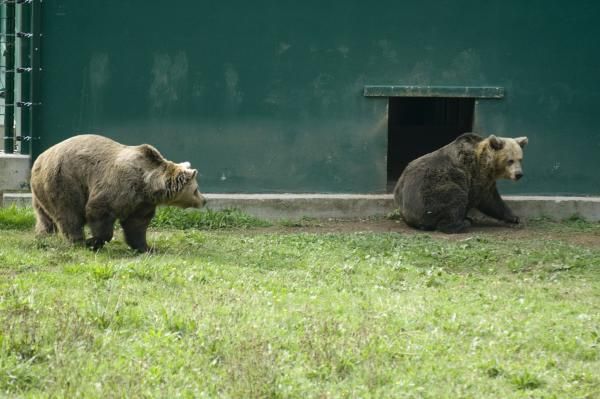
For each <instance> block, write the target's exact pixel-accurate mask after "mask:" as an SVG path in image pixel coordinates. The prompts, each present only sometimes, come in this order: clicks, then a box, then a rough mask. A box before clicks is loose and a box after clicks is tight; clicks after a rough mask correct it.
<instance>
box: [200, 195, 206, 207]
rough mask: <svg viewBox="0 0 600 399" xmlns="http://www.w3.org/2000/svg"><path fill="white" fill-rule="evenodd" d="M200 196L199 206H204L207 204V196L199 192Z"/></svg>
mask: <svg viewBox="0 0 600 399" xmlns="http://www.w3.org/2000/svg"><path fill="white" fill-rule="evenodd" d="M198 196H199V197H200V206H199V208H202V207H203V206H204V205H206V197H205V196H204V195H201V194H198Z"/></svg>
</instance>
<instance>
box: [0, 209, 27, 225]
mask: <svg viewBox="0 0 600 399" xmlns="http://www.w3.org/2000/svg"><path fill="white" fill-rule="evenodd" d="M33 226H35V216H34V215H33V210H32V209H31V208H26V207H16V206H11V207H6V208H2V207H0V229H2V230H6V229H16V230H25V229H31V228H33Z"/></svg>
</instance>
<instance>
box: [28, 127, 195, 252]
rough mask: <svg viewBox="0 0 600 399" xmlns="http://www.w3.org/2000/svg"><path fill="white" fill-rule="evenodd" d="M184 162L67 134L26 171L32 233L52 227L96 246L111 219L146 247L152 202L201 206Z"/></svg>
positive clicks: (107, 236) (106, 237) (105, 237)
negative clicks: (86, 228) (86, 227)
mask: <svg viewBox="0 0 600 399" xmlns="http://www.w3.org/2000/svg"><path fill="white" fill-rule="evenodd" d="M197 173H198V171H197V170H195V169H190V168H189V164H176V163H173V162H171V161H168V160H166V159H165V158H164V157H163V156H162V155H161V154H160V152H158V150H156V148H154V147H152V146H150V145H148V144H142V145H140V146H125V145H122V144H119V143H117V142H116V141H113V140H111V139H109V138H106V137H102V136H97V135H80V136H75V137H71V138H69V139H67V140H65V141H63V142H61V143H59V144H56V145H54V146H53V147H50V148H49V149H47V150H46V151H44V152H43V153H42V154H41V155H40V156H39V157H38V158H37V160H36V161H35V163H34V164H33V167H32V170H31V190H32V193H33V207H34V210H35V213H36V219H37V224H36V232H37V233H38V234H44V233H54V232H56V231H57V230H58V231H60V232H61V233H62V234H64V235H65V236H66V237H67V238H68V239H69V240H71V241H73V242H83V241H84V233H83V227H84V225H85V224H86V223H87V224H88V225H89V227H90V230H91V232H92V237H91V238H89V239H88V240H87V241H86V244H87V245H88V246H89V247H91V248H93V249H99V248H101V247H102V246H103V245H104V243H105V242H108V241H110V240H111V239H112V236H113V226H114V223H115V220H117V219H118V220H119V221H120V223H121V226H122V227H123V232H124V235H125V240H126V242H127V244H129V246H130V247H132V248H133V249H136V250H139V251H146V250H147V249H148V245H147V243H146V230H147V228H148V225H149V223H150V221H151V220H152V217H153V216H154V213H155V209H156V206H157V205H175V206H179V207H183V208H187V207H196V208H199V207H201V206H203V205H204V203H205V200H204V197H202V195H200V193H199V192H198V185H197V182H196V175H197Z"/></svg>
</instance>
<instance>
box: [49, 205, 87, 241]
mask: <svg viewBox="0 0 600 399" xmlns="http://www.w3.org/2000/svg"><path fill="white" fill-rule="evenodd" d="M84 223H85V219H84V218H83V216H79V215H77V214H75V213H72V212H71V213H63V214H62V215H61V217H60V218H59V219H57V220H56V225H57V226H58V229H59V230H60V232H61V233H62V234H63V235H64V236H65V237H67V239H68V240H69V241H71V242H73V243H82V242H83V226H84Z"/></svg>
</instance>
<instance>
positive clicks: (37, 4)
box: [29, 0, 42, 156]
mask: <svg viewBox="0 0 600 399" xmlns="http://www.w3.org/2000/svg"><path fill="white" fill-rule="evenodd" d="M31 33H32V34H33V36H32V37H31V53H30V54H31V76H30V82H29V86H30V87H29V99H30V100H29V101H30V102H31V103H32V104H37V105H32V107H31V110H30V111H29V118H30V119H29V120H30V122H29V123H30V125H29V126H30V129H31V134H30V136H31V140H29V151H30V152H29V153H30V154H32V155H33V156H36V155H37V154H38V153H39V148H36V145H37V146H39V142H40V136H39V128H40V124H39V120H40V113H41V101H40V100H41V99H40V76H41V74H42V66H41V65H42V64H41V55H42V53H41V44H42V0H33V2H32V3H31ZM36 151H38V152H37V153H36Z"/></svg>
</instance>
